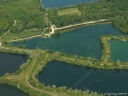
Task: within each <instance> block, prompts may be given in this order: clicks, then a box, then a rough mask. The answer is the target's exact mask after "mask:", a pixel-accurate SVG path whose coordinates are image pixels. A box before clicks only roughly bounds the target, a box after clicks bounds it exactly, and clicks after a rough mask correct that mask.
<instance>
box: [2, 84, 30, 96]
mask: <svg viewBox="0 0 128 96" xmlns="http://www.w3.org/2000/svg"><path fill="white" fill-rule="evenodd" d="M0 96H29V95H28V94H26V93H24V92H22V91H20V90H19V89H17V88H16V87H13V86H9V85H0Z"/></svg>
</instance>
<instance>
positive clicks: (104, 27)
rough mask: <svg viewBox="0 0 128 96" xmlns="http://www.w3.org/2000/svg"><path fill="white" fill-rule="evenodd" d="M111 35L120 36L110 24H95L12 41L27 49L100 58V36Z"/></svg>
mask: <svg viewBox="0 0 128 96" xmlns="http://www.w3.org/2000/svg"><path fill="white" fill-rule="evenodd" d="M103 35H113V36H122V35H123V34H122V33H120V32H119V31H118V30H117V29H116V28H115V27H114V26H113V25H112V24H97V25H92V26H85V27H82V28H78V29H76V30H71V31H68V32H65V33H63V34H60V35H55V36H52V37H51V38H33V39H31V40H28V41H23V42H22V41H19V42H14V43H12V45H13V46H19V47H22V46H25V47H26V48H29V49H35V48H36V47H38V48H40V49H49V50H54V51H60V52H62V53H69V54H74V55H79V56H85V57H92V58H97V59H100V58H101V56H102V49H103V48H102V45H101V42H100V36H103Z"/></svg>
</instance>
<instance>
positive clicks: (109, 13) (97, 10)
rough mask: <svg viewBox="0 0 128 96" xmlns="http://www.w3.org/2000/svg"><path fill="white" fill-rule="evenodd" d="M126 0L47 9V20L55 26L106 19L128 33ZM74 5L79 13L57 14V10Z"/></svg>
mask: <svg viewBox="0 0 128 96" xmlns="http://www.w3.org/2000/svg"><path fill="white" fill-rule="evenodd" d="M127 6H128V0H99V2H95V3H94V2H91V3H85V4H78V5H75V6H70V7H64V8H55V9H47V12H48V16H49V20H51V21H52V23H53V24H55V25H56V26H57V27H62V26H66V25H70V24H76V23H82V22H86V21H92V20H100V19H108V20H110V21H112V23H113V24H114V25H115V26H116V27H117V28H118V29H119V30H121V31H122V32H124V33H126V32H127V33H128V30H127V29H128V7H127ZM72 7H76V8H78V9H79V10H80V12H81V13H82V14H81V15H76V14H73V15H63V16H59V15H58V14H57V12H58V10H62V9H67V8H72Z"/></svg>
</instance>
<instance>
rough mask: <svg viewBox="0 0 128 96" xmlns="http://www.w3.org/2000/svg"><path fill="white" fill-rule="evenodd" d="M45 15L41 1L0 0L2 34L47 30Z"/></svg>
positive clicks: (0, 30) (0, 27) (0, 31)
mask: <svg viewBox="0 0 128 96" xmlns="http://www.w3.org/2000/svg"><path fill="white" fill-rule="evenodd" d="M44 13H45V9H44V8H43V7H42V5H41V3H40V1H39V0H0V34H2V33H4V32H6V31H7V30H9V29H10V31H11V32H17V33H18V32H21V31H23V30H24V29H31V28H45V27H46V24H45V20H44ZM14 20H15V21H16V22H15V25H14ZM13 25H14V26H13Z"/></svg>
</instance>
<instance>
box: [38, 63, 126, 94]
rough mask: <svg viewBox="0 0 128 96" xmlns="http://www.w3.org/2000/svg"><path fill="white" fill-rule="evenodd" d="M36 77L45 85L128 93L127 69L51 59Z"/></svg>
mask: <svg viewBox="0 0 128 96" xmlns="http://www.w3.org/2000/svg"><path fill="white" fill-rule="evenodd" d="M37 77H38V79H39V81H40V82H42V83H44V84H45V85H56V86H57V87H60V86H66V87H67V88H73V89H81V90H83V91H84V90H89V91H93V92H98V93H128V84H127V81H128V71H122V70H109V71H106V70H99V69H94V68H88V67H82V66H75V65H71V64H68V63H64V62H59V61H52V62H49V63H48V64H47V65H46V66H45V67H44V69H43V70H42V71H41V72H40V73H39V75H38V76H37ZM123 96H125V95H123ZM126 96H127V95H126Z"/></svg>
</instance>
